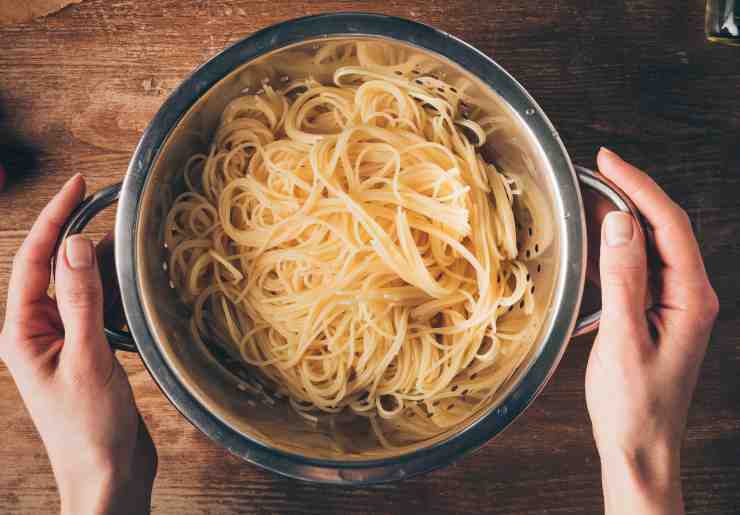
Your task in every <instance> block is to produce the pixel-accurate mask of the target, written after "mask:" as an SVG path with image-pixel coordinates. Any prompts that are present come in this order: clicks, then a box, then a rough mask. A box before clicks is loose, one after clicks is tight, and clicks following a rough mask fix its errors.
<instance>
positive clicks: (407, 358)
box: [165, 63, 534, 445]
mask: <svg viewBox="0 0 740 515" xmlns="http://www.w3.org/2000/svg"><path fill="white" fill-rule="evenodd" d="M417 73H418V72H417ZM472 111H474V112H472V113H471V110H470V109H467V107H466V105H465V103H464V98H463V95H462V93H461V92H458V91H457V90H456V89H455V88H454V87H451V86H450V85H449V84H447V83H445V82H444V81H443V80H441V79H439V78H435V77H433V76H429V75H423V74H416V75H412V74H411V73H407V72H406V71H398V70H396V71H395V72H394V71H391V70H388V69H383V68H382V67H379V66H363V65H362V64H361V63H359V64H356V65H353V66H340V67H338V68H337V69H336V71H335V72H334V74H333V81H332V83H329V84H321V83H319V82H317V81H315V80H313V79H302V80H300V81H296V82H292V83H287V84H285V86H284V87H283V88H282V89H276V88H273V87H271V86H269V85H264V87H263V88H262V90H261V91H259V92H256V93H253V94H244V95H243V96H240V97H238V98H236V99H235V100H233V101H232V102H231V103H230V104H229V105H228V106H227V107H226V109H225V111H224V112H223V115H222V117H221V122H220V125H219V127H218V129H217V131H216V133H215V136H214V138H213V141H212V144H211V147H210V151H209V152H208V153H207V154H197V155H194V156H192V158H191V159H190V160H189V162H188V164H187V166H186V169H185V171H184V182H185V184H186V191H185V192H184V193H182V194H181V195H180V196H179V197H177V199H176V200H175V202H174V204H173V206H172V208H171V210H170V212H169V214H168V217H167V222H166V234H165V241H166V245H167V247H168V248H169V250H170V256H169V263H168V270H169V273H170V277H171V281H172V284H173V285H174V287H175V288H176V289H177V291H178V292H179V294H180V296H181V298H182V299H183V301H184V302H185V303H186V304H187V305H188V306H189V307H190V308H191V309H192V321H191V329H192V334H193V338H194V340H195V341H196V342H197V343H198V344H199V345H204V346H208V345H220V346H222V347H223V348H225V349H226V350H227V351H229V352H230V353H231V354H232V355H234V356H238V357H239V358H240V359H241V360H243V361H244V362H245V363H247V364H249V365H251V366H253V367H256V368H257V369H258V370H259V371H261V373H262V374H263V375H264V376H265V377H266V378H269V380H270V382H271V383H272V384H273V385H274V388H275V389H276V391H277V392H278V393H280V394H284V395H285V396H287V398H288V399H289V401H290V403H291V404H292V405H293V407H294V408H295V409H296V410H297V411H298V413H299V414H301V415H302V416H303V417H304V418H306V419H308V420H312V421H316V420H317V419H318V418H319V417H321V416H322V413H326V414H337V413H339V412H343V413H354V414H357V415H361V416H364V417H368V418H369V420H370V423H371V424H372V427H373V429H374V430H375V432H376V433H377V435H378V438H379V439H380V441H381V442H382V443H383V444H384V445H391V442H390V441H389V439H388V438H387V435H388V432H389V431H391V430H392V431H393V432H394V434H396V433H398V434H400V435H401V436H399V437H398V438H400V440H404V438H405V437H404V436H403V435H404V434H409V435H413V437H414V438H418V437H419V436H431V435H434V434H438V433H439V432H440V430H443V429H445V428H449V427H451V426H452V425H454V424H456V423H458V422H460V421H461V420H463V419H465V418H466V417H468V416H469V415H470V413H471V410H472V409H474V408H475V407H476V406H479V405H481V404H482V403H483V402H485V401H486V400H489V399H490V398H491V396H493V395H494V394H495V393H496V391H497V390H498V389H499V388H500V387H501V385H502V384H503V383H504V382H505V381H506V380H507V379H508V378H509V377H510V376H511V375H512V373H513V372H514V371H515V370H516V369H517V367H518V366H519V365H520V364H521V363H522V361H523V360H524V358H525V357H526V355H527V353H528V351H529V350H530V347H531V343H532V338H531V337H526V336H525V329H526V326H527V324H526V323H525V324H524V325H522V324H519V325H518V326H512V327H516V329H511V328H507V327H505V325H502V323H503V322H505V321H506V319H507V317H512V316H513V315H512V314H510V312H511V309H512V307H513V306H517V307H518V308H521V309H518V310H517V311H519V312H520V313H524V314H525V315H526V314H528V313H531V312H532V310H533V307H534V297H533V295H532V291H533V288H532V281H531V279H530V277H529V274H528V270H527V268H526V266H525V264H524V262H523V260H522V259H520V257H519V250H518V247H517V227H516V221H515V216H514V213H515V210H514V206H515V204H516V202H518V200H517V199H518V197H519V195H520V194H521V193H522V192H521V190H520V187H521V184H520V183H518V182H517V180H515V179H514V178H513V177H511V176H507V175H506V174H505V173H502V172H501V171H499V170H498V169H497V168H496V167H495V166H494V165H493V164H491V163H489V162H486V160H485V159H484V158H483V157H482V155H481V153H480V147H481V146H482V145H483V143H484V142H485V141H486V139H487V138H488V137H489V135H490V134H491V133H492V132H494V131H495V118H492V117H486V116H483V115H482V114H480V112H478V111H476V110H472ZM517 316H519V318H520V319H521V318H522V316H521V314H519V315H517ZM525 318H526V317H525ZM523 328H524V329H523Z"/></svg>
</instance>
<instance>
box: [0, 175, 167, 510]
mask: <svg viewBox="0 0 740 515" xmlns="http://www.w3.org/2000/svg"><path fill="white" fill-rule="evenodd" d="M84 193H85V182H84V179H83V178H82V176H80V175H76V176H75V177H73V178H72V179H70V180H69V182H67V184H65V186H64V187H63V188H62V190H61V191H60V192H59V193H58V194H57V195H56V196H55V197H54V199H52V201H51V202H50V203H49V204H48V205H47V206H46V207H45V208H44V210H43V211H42V212H41V214H40V215H39V218H38V219H37V220H36V223H35V224H34V226H33V228H32V229H31V231H30V233H29V235H28V237H27V238H26V240H25V241H24V242H23V245H22V246H21V248H20V250H19V251H18V253H17V255H16V257H15V260H14V262H13V272H12V275H11V279H10V284H9V288H8V292H9V293H8V301H7V307H6V315H5V323H4V326H3V329H2V333H0V357H2V359H3V361H4V362H5V363H6V365H7V367H8V369H9V370H10V372H11V374H12V375H13V378H14V380H15V382H16V385H17V386H18V389H19V391H20V393H21V396H22V398H23V401H24V402H25V404H26V406H27V408H28V411H29V413H30V415H31V418H32V419H33V421H34V424H35V425H36V428H37V429H38V432H39V434H40V435H41V439H42V440H43V442H44V445H45V446H46V450H47V452H48V455H49V459H50V461H51V466H52V469H53V471H54V476H55V478H56V481H57V484H58V486H59V492H60V497H61V504H62V513H75V514H78V513H86V514H98V513H101V514H102V513H105V514H113V513H127V514H128V513H148V512H149V502H150V495H151V488H152V483H153V481H154V476H155V474H156V467H157V454H156V451H155V449H154V444H153V443H152V440H151V437H150V436H149V432H148V431H147V429H146V426H145V425H144V423H143V421H142V420H141V417H140V416H139V412H138V411H137V409H136V405H135V403H134V399H133V395H132V393H131V387H130V385H129V382H128V378H127V377H126V374H125V372H124V370H123V368H122V367H121V365H120V364H119V363H118V361H117V360H116V358H115V356H114V355H113V352H112V351H111V349H110V347H109V346H108V342H107V341H106V339H105V335H104V332H103V307H102V306H103V290H102V287H101V280H100V274H99V272H98V264H97V259H96V257H95V252H94V249H93V245H92V243H91V242H90V240H88V239H87V238H85V237H84V236H80V235H78V236H71V237H70V238H68V239H67V240H66V241H65V242H63V244H62V245H61V248H60V250H59V254H58V256H57V260H56V263H57V265H56V278H55V289H56V297H57V298H56V300H54V299H52V298H50V297H49V296H48V295H47V290H48V288H49V280H50V276H51V265H50V260H51V256H52V253H53V251H54V245H55V242H56V240H57V238H58V236H59V231H60V229H61V227H62V225H63V224H64V221H65V220H66V219H67V217H68V216H69V215H70V213H71V212H72V210H73V209H74V208H75V207H76V206H77V205H78V204H79V203H80V201H81V200H82V198H83V197H84Z"/></svg>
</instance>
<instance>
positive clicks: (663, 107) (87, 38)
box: [0, 0, 740, 515]
mask: <svg viewBox="0 0 740 515" xmlns="http://www.w3.org/2000/svg"><path fill="white" fill-rule="evenodd" d="M343 10H363V11H374V12H384V13H387V14H394V15H400V16H405V17H408V18H413V19H415V20H419V21H421V22H424V23H428V24H431V25H434V26H436V27H438V28H440V29H442V30H445V31H448V32H450V33H452V34H454V35H456V36H459V37H461V38H462V39H464V40H466V41H468V42H470V43H472V44H473V45H475V46H477V47H478V48H480V49H481V50H483V51H484V52H486V53H488V54H489V55H491V56H493V57H494V58H495V59H497V60H498V62H499V63H501V64H502V65H503V66H504V67H505V68H507V69H508V70H509V71H510V72H511V73H512V74H513V75H514V76H515V77H517V78H518V79H519V80H520V81H521V82H522V83H523V84H524V85H525V87H527V88H528V89H529V91H530V92H531V93H532V95H533V96H534V97H535V98H536V99H537V100H538V101H539V102H540V104H541V105H542V107H543V108H544V109H545V111H546V112H547V113H548V115H549V116H550V118H551V119H552V121H553V122H554V124H555V125H556V127H558V129H559V131H560V134H561V136H562V137H563V139H564V141H565V143H566V146H567V148H568V150H569V152H570V154H571V156H572V157H573V159H574V161H575V162H578V163H581V164H584V165H591V166H593V164H594V155H595V152H596V150H597V149H598V147H599V146H600V145H602V144H603V145H609V146H611V147H613V148H614V149H615V150H617V151H619V152H621V153H622V154H623V155H624V156H625V157H626V158H627V159H630V160H632V161H633V162H635V163H636V164H638V165H639V166H641V167H643V168H644V169H646V170H648V171H649V172H650V173H651V175H652V176H653V177H655V178H656V180H657V181H658V182H659V183H660V184H661V185H662V186H663V187H664V188H665V189H666V190H667V191H668V192H669V193H670V194H671V195H672V196H673V197H674V198H675V199H677V201H678V202H679V203H680V204H681V205H683V206H684V207H685V208H686V209H687V210H688V212H689V213H690V215H691V217H692V219H693V222H694V225H695V228H696V231H697V234H698V236H699V239H700V242H701V245H702V250H703V253H704V256H705V259H706V265H707V268H708V270H709V273H710V276H711V278H712V281H713V283H714V285H715V287H716V289H717V291H718V293H719V297H720V299H721V303H722V310H721V314H720V318H719V321H718V323H717V325H716V329H715V331H714V336H713V339H712V343H711V345H710V349H709V352H708V354H707V357H706V361H705V363H704V366H703V368H702V373H701V378H700V382H699V386H698V389H697V392H696V395H695V398H694V403H693V406H692V408H691V413H690V419H689V425H688V434H687V438H686V444H685V448H684V452H683V462H682V475H683V480H684V488H685V496H686V504H687V511H688V513H693V514H719V513H722V514H736V513H740V372H739V371H740V310H738V307H739V306H738V304H739V303H738V300H739V298H740V273H739V272H738V270H739V269H740V266H738V262H739V261H740V244H739V241H740V240H739V239H738V232H740V49H738V48H729V47H720V46H713V45H710V44H708V43H707V42H706V41H705V38H704V35H703V29H702V27H703V2H702V1H701V0H690V1H689V0H617V1H614V2H600V1H594V0H590V1H589V0H540V1H538V2H506V1H500V2H499V1H494V0H488V1H486V0H480V1H472V0H471V1H463V0H460V1H449V0H448V1H441V0H440V1H434V0H423V1H418V0H413V1H412V0H409V1H400V0H372V1H365V2H351V1H339V0H333V1H321V2H319V1H316V2H314V1H308V0H303V1H296V0H292V1H280V0H266V1H226V0H213V1H207V0H170V1H166V0H141V1H135V0H116V1H105V0H85V1H83V2H82V3H80V4H79V5H74V6H71V7H68V8H66V9H64V10H62V11H60V12H58V13H56V14H54V15H51V16H49V17H46V18H42V19H37V20H35V21H32V22H29V23H27V24H23V25H10V26H5V27H1V28H0V162H2V163H3V164H4V165H5V167H6V168H7V169H8V171H9V173H10V176H11V177H10V183H9V185H8V186H7V188H6V190H5V191H3V192H2V193H0V298H2V299H4V298H5V297H6V294H8V293H9V294H11V295H12V293H13V292H7V279H8V275H9V272H10V267H11V260H12V257H13V255H14V253H15V251H16V249H17V247H18V245H19V244H20V242H21V241H22V239H23V238H24V236H25V235H26V233H27V231H28V229H29V228H30V226H31V224H32V222H33V220H34V219H35V217H36V215H37V214H38V212H39V211H40V209H41V208H42V206H43V205H44V204H45V203H46V202H47V201H48V199H49V198H50V197H51V196H52V194H53V193H54V192H56V191H57V190H58V189H59V187H60V186H61V185H62V184H63V182H64V181H65V180H66V179H67V178H68V177H70V176H71V175H72V174H73V173H75V172H82V173H83V174H85V176H86V177H87V179H88V182H89V185H90V188H91V190H95V189H98V188H100V187H102V186H105V185H108V184H111V183H113V182H116V181H119V180H120V179H121V177H122V176H123V174H124V170H125V168H126V165H127V161H128V159H129V156H130V155H131V152H132V151H133V149H134V147H135V145H136V143H137V140H138V138H139V136H140V135H141V132H142V130H143V129H144V127H145V126H146V124H147V122H148V120H149V119H150V118H151V117H152V115H153V114H154V112H155V111H156V109H157V108H158V106H159V105H160V103H161V102H162V101H163V99H164V98H165V97H166V95H167V94H168V92H170V91H171V90H172V89H173V88H174V87H175V86H176V85H177V84H178V82H179V81H181V80H182V79H183V78H184V77H185V76H186V75H187V74H188V73H189V72H190V71H191V70H193V68H195V67H196V66H198V65H199V64H200V63H202V62H203V61H205V60H207V59H208V58H210V57H211V56H213V55H214V54H216V53H217V52H218V51H220V50H221V49H223V48H224V47H225V46H226V45H228V44H230V43H232V42H234V41H236V40H238V39H240V38H242V37H244V36H247V35H249V34H250V33H252V32H254V31H256V30H258V29H260V28H263V27H265V26H267V25H270V24H272V23H275V22H278V21H283V20H286V19H289V18H292V17H296V16H299V15H305V14H311V13H319V12H327V11H329V12H334V11H343ZM112 217H113V213H108V214H107V215H106V216H103V217H102V218H101V219H100V220H99V221H96V223H95V226H94V227H93V229H92V234H93V235H98V236H99V235H101V234H103V233H104V232H105V231H106V230H107V228H109V227H110V226H111V224H112ZM0 309H2V310H3V311H2V312H0V316H4V307H0ZM590 346H591V340H590V339H589V338H583V339H579V340H575V341H573V342H572V344H571V345H570V347H569V349H568V352H567V353H566V356H565V358H564V359H563V362H562V363H561V365H560V367H559V369H558V371H557V373H556V374H555V376H554V377H553V379H552V381H551V383H550V384H549V386H548V387H547V388H546V390H545V392H544V393H543V394H542V395H541V396H540V397H539V398H538V399H537V401H536V402H535V403H534V404H533V405H532V407H531V408H530V409H529V410H528V411H527V412H526V413H525V415H524V416H522V417H521V418H520V419H519V420H518V422H517V423H516V424H515V426H514V427H513V428H511V429H510V430H508V431H507V432H506V433H505V434H504V435H502V436H501V437H500V438H498V439H496V440H495V441H494V442H491V443H489V444H488V445H486V446H485V447H484V448H483V449H481V450H480V451H479V452H477V453H475V454H473V455H470V456H467V457H465V458H463V459H461V460H460V461H459V462H458V463H457V464H455V465H453V466H450V467H447V468H445V469H443V470H439V471H437V472H434V473H431V474H428V475H426V476H423V477H418V478H413V479H410V480H407V481H405V482H402V483H396V484H389V485H384V486H379V487H374V488H358V489H351V488H339V487H326V486H316V485H310V484H304V483H300V482H297V481H293V480H288V479H284V478H281V477H277V476H275V475H273V474H271V473H268V472H265V471H262V470H260V469H258V468H256V467H254V466H252V465H249V464H246V463H242V462H240V461H239V460H238V459H236V458H234V457H232V456H230V455H229V454H228V453H227V452H225V451H224V450H223V449H221V448H220V447H218V446H216V445H215V444H213V443H211V442H210V441H209V440H208V439H206V438H205V437H204V436H202V435H201V434H200V433H199V432H198V431H197V430H195V429H194V428H193V427H192V426H191V425H190V424H189V423H188V422H186V421H185V420H184V419H183V418H182V417H181V416H180V415H179V414H178V413H177V412H176V411H175V410H174V409H173V408H172V407H171V406H170V405H169V403H168V402H167V401H166V400H165V398H164V396H163V395H162V394H161V392H160V391H159V390H158V388H157V387H156V385H155V384H154V383H153V381H152V379H151V378H150V377H149V375H148V374H147V372H146V371H145V370H144V369H143V367H142V365H141V363H140V362H139V359H138V357H136V356H131V355H127V356H123V355H121V356H119V358H120V359H121V360H122V362H123V364H124V366H125V368H126V370H127V371H128V373H129V377H130V379H131V382H132V384H133V388H134V391H135V394H136V400H137V402H138V404H139V407H140V409H141V411H142V413H143V416H144V418H145V420H146V423H147V424H148V426H149V428H150V430H151V433H152V436H153V438H154V440H155V442H156V444H157V447H158V450H159V456H160V466H159V475H158V477H157V481H156V484H155V489H154V498H153V512H154V513H157V514H178V515H181V514H191V513H192V514H195V513H197V514H222V513H259V514H263V513H264V514H267V513H271V514H272V513H322V514H325V513H328V514H331V513H356V514H365V513H367V514H370V513H373V514H374V513H404V514H406V513H481V512H482V513H497V514H499V513H527V514H555V513H557V514H562V513H588V514H591V513H598V512H600V511H601V502H602V499H601V486H600V477H599V462H598V457H597V455H596V452H595V448H594V445H593V441H592V437H591V428H590V425H589V420H588V416H587V413H586V408H585V399H584V388H583V378H584V371H585V365H586V359H587V356H588V352H589V349H590ZM0 435H1V436H0V438H1V440H2V441H1V444H0V512H1V513H23V514H25V513H53V512H56V511H58V500H57V492H56V489H55V486H54V480H53V477H52V474H51V469H50V467H49V464H48V461H47V458H46V455H45V453H44V449H43V447H42V445H41V442H40V441H39V438H38V435H37V433H36V432H35V429H34V427H33V424H32V422H31V421H30V419H29V418H28V415H27V413H26V411H25V409H24V407H23V405H22V403H21V401H20V398H19V396H18V394H17V391H16V389H15V386H14V384H13V380H12V378H11V377H10V375H9V374H8V371H7V370H6V369H5V368H4V366H3V365H0Z"/></svg>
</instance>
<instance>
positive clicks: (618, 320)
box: [599, 211, 647, 333]
mask: <svg viewBox="0 0 740 515" xmlns="http://www.w3.org/2000/svg"><path fill="white" fill-rule="evenodd" d="M601 232H602V234H601V252H600V254H601V256H600V259H601V263H600V265H599V268H600V275H601V296H602V301H601V304H602V307H601V310H602V313H601V328H602V329H604V330H606V331H609V330H615V331H618V332H622V333H624V332H625V331H626V330H630V329H632V330H634V329H638V330H643V329H646V328H647V320H646V316H645V299H646V296H647V258H646V256H645V238H644V235H643V234H642V231H641V230H640V228H639V226H638V225H637V222H636V221H635V219H634V218H633V217H632V216H631V215H629V214H627V213H622V212H617V211H613V212H611V213H609V214H607V215H606V217H605V218H604V223H603V224H602V226H601Z"/></svg>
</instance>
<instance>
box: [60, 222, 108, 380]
mask: <svg viewBox="0 0 740 515" xmlns="http://www.w3.org/2000/svg"><path fill="white" fill-rule="evenodd" d="M55 288H56V297H57V304H58V307H59V314H60V315H61V318H62V323H63V324H64V347H63V349H62V359H66V360H71V362H73V363H76V364H77V365H81V366H83V368H87V367H91V368H92V369H93V370H90V372H93V373H98V374H101V375H102V376H105V375H106V374H108V373H110V367H111V361H112V357H113V353H112V351H111V349H110V347H109V346H108V342H107V341H106V339H105V333H104V331H103V287H102V285H101V282H100V272H99V271H98V264H97V259H96V257H95V249H94V248H93V244H92V242H91V241H90V240H89V239H87V238H86V237H85V236H82V235H80V234H76V235H73V236H70V237H69V238H67V239H66V240H65V242H64V244H63V248H62V250H61V251H60V259H59V263H58V267H57V271H56V281H55Z"/></svg>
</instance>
